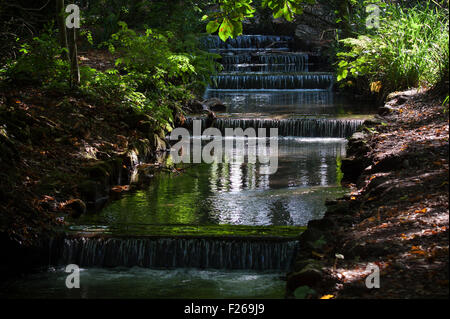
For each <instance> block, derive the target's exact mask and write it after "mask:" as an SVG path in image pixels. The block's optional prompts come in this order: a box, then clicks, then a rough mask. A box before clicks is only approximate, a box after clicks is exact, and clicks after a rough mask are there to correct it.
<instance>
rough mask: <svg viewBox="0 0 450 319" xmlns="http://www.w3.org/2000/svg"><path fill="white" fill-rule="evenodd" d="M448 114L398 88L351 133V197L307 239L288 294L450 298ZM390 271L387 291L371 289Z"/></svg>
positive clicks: (345, 166)
mask: <svg viewBox="0 0 450 319" xmlns="http://www.w3.org/2000/svg"><path fill="white" fill-rule="evenodd" d="M448 134H449V131H448V111H446V112H445V111H444V108H443V107H442V105H441V104H440V102H439V101H438V100H437V99H433V98H432V97H430V95H429V94H427V93H419V92H417V91H415V90H413V91H408V92H401V93H397V94H391V95H390V96H389V97H388V102H387V103H386V104H385V105H384V106H383V107H381V108H380V109H379V115H378V116H377V117H376V119H374V120H370V121H366V122H365V123H364V126H363V127H362V128H361V130H360V131H359V132H357V133H355V134H354V135H353V136H352V138H350V139H349V144H348V152H347V158H346V159H344V160H343V161H342V170H343V172H344V180H343V182H344V183H346V184H347V185H348V186H350V189H351V194H350V195H348V196H347V197H344V198H341V199H339V200H337V201H329V202H327V206H328V209H327V212H326V214H325V216H324V218H323V219H321V220H313V221H310V222H309V223H308V229H307V231H305V232H304V233H303V234H302V235H301V240H300V242H301V243H300V249H299V250H298V251H299V254H298V255H297V256H296V262H295V266H294V270H293V271H292V272H291V273H289V274H288V276H287V278H288V281H287V296H288V297H293V296H294V292H295V290H296V289H297V288H298V287H302V286H309V287H310V288H312V290H303V291H307V293H306V295H305V297H307V298H319V297H321V296H324V295H328V297H331V298H448V296H449V283H448V260H449V251H448V247H449V231H448V223H449V212H448V195H449V192H448V169H449V166H448V161H449V153H448V152H449V148H448V137H449V135H448ZM369 263H370V264H372V265H376V266H377V267H378V268H379V269H380V288H374V289H369V288H367V287H366V277H367V276H368V275H369V274H371V270H370V269H368V268H366V267H367V266H368V264H369Z"/></svg>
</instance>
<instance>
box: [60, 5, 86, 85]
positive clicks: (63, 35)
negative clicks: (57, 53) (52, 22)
mask: <svg viewBox="0 0 450 319" xmlns="http://www.w3.org/2000/svg"><path fill="white" fill-rule="evenodd" d="M56 12H57V15H56V21H57V22H58V29H59V43H60V45H61V47H62V48H65V49H66V50H65V53H64V57H65V59H66V60H67V61H68V62H69V64H70V87H72V88H74V87H77V86H78V85H79V84H80V68H79V65H78V50H77V29H76V28H72V29H71V30H69V31H67V28H66V19H65V6H64V0H56Z"/></svg>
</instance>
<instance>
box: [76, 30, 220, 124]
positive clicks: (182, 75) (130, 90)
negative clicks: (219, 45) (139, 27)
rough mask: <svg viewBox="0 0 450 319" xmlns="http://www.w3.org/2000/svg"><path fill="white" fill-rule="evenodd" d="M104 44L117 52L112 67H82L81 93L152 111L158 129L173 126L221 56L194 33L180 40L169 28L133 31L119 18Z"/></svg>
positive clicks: (213, 69) (212, 72)
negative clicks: (99, 69)
mask: <svg viewBox="0 0 450 319" xmlns="http://www.w3.org/2000/svg"><path fill="white" fill-rule="evenodd" d="M119 25H120V30H119V31H118V32H117V33H115V34H113V35H112V36H111V40H110V41H108V42H107V43H105V44H106V45H107V46H108V47H109V50H110V51H111V52H112V53H114V54H116V55H118V58H117V59H116V62H115V64H116V69H114V70H109V71H107V72H104V73H103V72H97V71H95V70H93V69H90V68H82V69H81V71H80V72H81V78H82V88H83V89H84V90H85V92H87V93H90V94H92V95H94V96H95V97H96V98H100V99H103V100H105V102H107V103H118V104H121V105H127V106H131V107H132V108H133V109H135V110H138V111H142V112H146V113H147V114H149V115H151V116H152V117H153V118H154V119H155V120H156V121H157V123H159V124H160V126H161V128H168V127H169V126H171V125H173V113H174V111H179V110H180V109H181V107H182V105H183V104H185V103H186V102H187V101H188V100H190V99H192V98H193V92H195V91H202V90H203V89H204V87H205V86H206V85H207V84H208V83H209V79H210V76H211V75H212V74H215V73H216V72H217V71H216V65H218V64H217V63H216V62H215V59H217V58H218V57H219V56H218V55H216V54H211V53H208V52H206V51H202V50H200V49H199V44H198V42H197V39H196V37H195V36H194V35H192V34H191V35H185V36H184V37H183V38H182V39H179V38H177V37H175V36H174V33H173V32H171V31H158V30H153V29H147V30H146V31H145V32H141V33H139V32H136V31H135V30H132V29H129V28H128V25H127V24H126V23H125V22H120V23H119Z"/></svg>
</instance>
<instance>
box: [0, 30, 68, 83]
mask: <svg viewBox="0 0 450 319" xmlns="http://www.w3.org/2000/svg"><path fill="white" fill-rule="evenodd" d="M20 52H21V54H22V55H21V56H20V57H19V58H18V59H17V60H16V61H14V62H9V64H8V65H7V67H6V69H7V70H6V72H5V73H6V74H5V77H6V78H9V79H10V80H12V81H14V82H15V83H23V84H38V85H42V86H45V87H53V88H58V87H59V88H61V87H64V88H65V87H67V86H68V82H67V81H68V78H69V74H70V67H69V64H68V62H67V61H65V60H63V59H61V58H59V57H60V56H61V55H62V53H63V49H62V48H61V47H60V45H59V44H58V41H57V36H56V35H55V32H54V31H53V30H52V29H49V30H48V31H46V32H45V33H42V34H41V35H40V36H39V37H34V38H33V39H32V41H31V42H30V43H25V44H22V45H21V49H20Z"/></svg>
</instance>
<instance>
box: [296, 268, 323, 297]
mask: <svg viewBox="0 0 450 319" xmlns="http://www.w3.org/2000/svg"><path fill="white" fill-rule="evenodd" d="M322 278H323V272H322V269H321V268H319V267H318V264H317V263H310V264H307V265H306V266H305V267H303V268H302V270H300V271H297V272H293V273H290V274H288V276H287V288H288V289H289V290H290V291H294V290H295V289H297V288H298V287H301V286H309V287H312V286H314V285H315V284H316V283H318V282H319V281H320V280H322Z"/></svg>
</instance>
